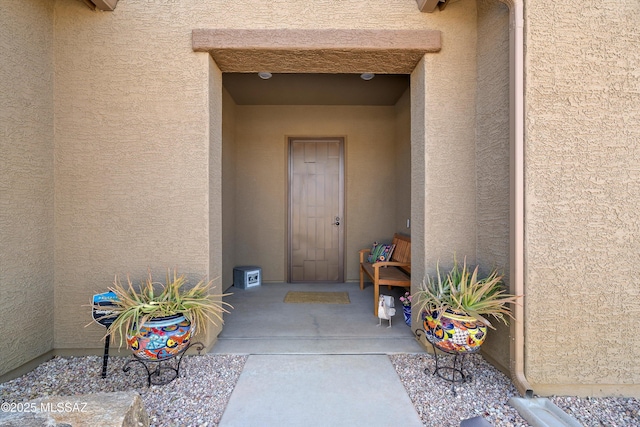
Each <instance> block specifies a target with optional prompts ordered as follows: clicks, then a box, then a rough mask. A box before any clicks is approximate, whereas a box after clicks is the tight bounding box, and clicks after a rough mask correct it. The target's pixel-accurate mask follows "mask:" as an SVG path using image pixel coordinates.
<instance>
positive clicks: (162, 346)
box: [127, 315, 195, 360]
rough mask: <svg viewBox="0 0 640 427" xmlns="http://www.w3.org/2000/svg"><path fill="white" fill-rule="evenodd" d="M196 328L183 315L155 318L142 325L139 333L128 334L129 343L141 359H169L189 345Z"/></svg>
mask: <svg viewBox="0 0 640 427" xmlns="http://www.w3.org/2000/svg"><path fill="white" fill-rule="evenodd" d="M194 329H195V328H193V327H192V325H191V323H190V322H189V321H188V320H187V319H186V318H185V317H184V316H182V315H176V316H170V317H163V318H155V319H151V320H148V321H147V322H146V323H145V324H144V325H142V327H141V328H140V333H139V334H137V335H130V334H127V345H128V346H129V348H130V349H131V351H133V353H134V354H135V355H136V356H137V357H138V358H140V359H146V360H163V359H168V358H170V357H174V356H176V355H178V354H180V353H181V352H182V351H183V350H184V349H185V348H186V347H187V345H189V340H190V339H191V336H192V335H193V334H194V333H195V331H194Z"/></svg>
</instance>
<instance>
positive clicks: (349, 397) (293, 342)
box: [212, 283, 424, 427]
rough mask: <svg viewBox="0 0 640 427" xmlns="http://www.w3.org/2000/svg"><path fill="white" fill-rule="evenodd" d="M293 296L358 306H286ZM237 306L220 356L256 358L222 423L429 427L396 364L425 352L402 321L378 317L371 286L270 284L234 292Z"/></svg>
mask: <svg viewBox="0 0 640 427" xmlns="http://www.w3.org/2000/svg"><path fill="white" fill-rule="evenodd" d="M290 290H296V291H326V292H339V291H346V292H348V293H349V299H350V301H351V303H350V304H288V303H284V297H285V295H286V293H287V292H288V291H290ZM228 292H233V295H232V296H230V297H228V298H227V299H226V301H228V302H229V303H231V304H232V305H233V306H234V309H233V310H232V312H231V314H229V315H227V316H226V317H225V326H224V329H223V331H222V333H221V334H220V336H219V337H218V342H217V343H216V345H215V346H214V348H213V350H212V353H225V354H228V353H242V354H249V358H248V359H247V363H246V365H245V367H244V370H243V372H242V374H241V375H240V378H239V380H238V383H237V385H236V387H235V389H234V391H233V393H232V395H231V398H230V400H229V403H228V405H227V408H226V410H225V412H224V414H223V416H222V419H221V421H220V424H219V426H220V427H231V426H238V427H239V426H262V427H268V426H274V427H275V426H278V427H286V426H292V427H293V426H296V427H298V426H301V425H304V426H305V427H313V426H318V427H320V426H322V427H326V426H332V427H334V426H335V427H338V426H350V427H351V426H354V425H367V426H372V427H388V426H396V425H402V426H415V427H419V426H422V422H421V421H420V417H419V416H418V413H417V412H416V410H415V408H414V407H413V404H412V403H411V400H410V398H409V396H408V395H407V393H406V391H405V389H404V387H403V385H402V383H401V382H400V379H399V377H398V375H397V374H396V372H395V370H394V368H393V366H392V364H391V362H390V360H389V358H388V357H387V356H386V355H387V354H391V353H402V352H407V353H421V352H424V349H423V348H422V347H421V346H420V345H419V344H418V343H417V342H416V341H415V339H414V337H413V334H412V333H411V329H410V328H409V327H408V326H407V325H406V324H405V323H404V319H403V315H402V307H401V304H400V302H399V299H398V298H399V296H400V295H402V294H403V293H404V291H402V290H400V289H392V290H391V291H389V290H388V289H386V288H385V289H384V291H382V292H381V293H383V294H387V295H393V296H395V298H396V309H397V312H396V315H395V316H394V318H393V321H392V327H391V328H387V325H388V322H386V321H384V322H383V325H382V326H377V325H378V318H377V317H375V316H374V315H373V287H372V286H371V285H368V286H366V287H365V289H364V290H362V291H361V290H360V288H359V286H358V284H357V283H341V284H321V285H319V284H288V283H268V284H263V285H261V286H259V287H256V288H250V289H246V290H242V289H236V288H234V287H231V288H230V289H229V291H228Z"/></svg>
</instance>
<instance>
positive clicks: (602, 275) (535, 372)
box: [525, 0, 640, 395]
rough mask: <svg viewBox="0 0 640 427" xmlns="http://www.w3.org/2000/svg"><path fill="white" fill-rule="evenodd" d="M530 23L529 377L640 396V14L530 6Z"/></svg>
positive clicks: (541, 383)
mask: <svg viewBox="0 0 640 427" xmlns="http://www.w3.org/2000/svg"><path fill="white" fill-rule="evenodd" d="M525 19H526V27H525V28H526V34H525V42H526V54H527V61H526V76H525V81H526V96H525V99H526V107H525V108H526V122H525V131H526V146H525V154H526V162H525V168H526V169H525V181H526V199H525V203H526V216H525V227H526V229H525V233H526V252H525V262H526V266H525V286H526V294H527V296H526V298H527V302H526V307H525V310H526V324H525V332H526V360H525V370H526V375H527V379H528V380H529V381H530V382H531V383H532V385H533V386H534V389H536V391H537V390H540V391H541V392H545V391H546V392H557V391H559V390H560V391H562V390H571V392H573V393H578V392H580V393H593V394H600V393H603V392H605V393H606V392H608V393H617V392H622V393H625V394H629V393H632V392H633V393H635V394H636V395H640V389H639V386H638V384H640V363H638V360H640V347H639V346H638V345H635V344H634V343H633V337H634V336H635V335H636V334H637V331H638V330H639V329H640V276H639V275H638V271H637V270H638V267H637V261H636V258H637V254H638V253H640V228H639V224H640V211H639V210H638V198H639V197H640V172H639V171H640V144H639V143H638V142H639V141H640V109H639V108H638V106H639V105H640V74H639V72H638V70H640V49H638V45H639V43H640V25H639V23H640V6H639V4H638V2H637V0H602V1H601V0H597V1H596V0H588V1H578V0H567V1H562V2H554V1H543V2H527V7H526V10H525ZM563 384H564V385H569V386H565V387H562V386H561V385H563ZM624 386H626V387H624Z"/></svg>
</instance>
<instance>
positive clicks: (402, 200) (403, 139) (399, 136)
mask: <svg viewBox="0 0 640 427" xmlns="http://www.w3.org/2000/svg"><path fill="white" fill-rule="evenodd" d="M395 110H396V136H395V163H396V165H395V178H396V179H395V181H396V188H395V197H396V201H395V204H396V212H395V231H396V232H398V233H402V234H408V235H411V224H409V227H408V228H407V220H408V219H409V220H410V219H411V89H407V90H406V91H405V93H404V94H403V95H402V96H401V97H400V99H399V100H398V102H397V103H396V105H395Z"/></svg>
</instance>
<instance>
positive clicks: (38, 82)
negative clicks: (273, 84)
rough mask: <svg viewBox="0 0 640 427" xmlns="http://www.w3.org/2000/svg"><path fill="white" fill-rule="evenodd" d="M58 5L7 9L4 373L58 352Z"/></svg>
mask: <svg viewBox="0 0 640 427" xmlns="http://www.w3.org/2000/svg"><path fill="white" fill-rule="evenodd" d="M52 47H53V4H52V3H51V2H50V1H47V0H41V1H37V0H30V1H23V0H3V1H2V4H1V5H0V94H1V95H0V151H1V154H0V171H1V173H0V313H1V316H2V318H1V320H2V321H1V322H0V337H2V340H3V345H2V346H0V375H2V374H4V373H5V372H7V371H10V370H12V369H14V368H16V367H18V366H20V365H22V364H24V363H26V362H28V361H30V360H31V359H34V358H36V357H38V356H40V355H42V354H44V353H46V352H47V351H49V350H51V349H52V348H53V318H54V317H53V263H54V255H53V244H54V243H53V241H54V233H53V229H54V225H53V224H54V222H53V176H54V175H53V49H52Z"/></svg>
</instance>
